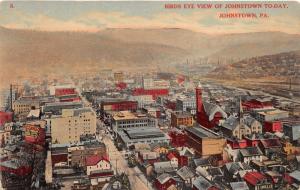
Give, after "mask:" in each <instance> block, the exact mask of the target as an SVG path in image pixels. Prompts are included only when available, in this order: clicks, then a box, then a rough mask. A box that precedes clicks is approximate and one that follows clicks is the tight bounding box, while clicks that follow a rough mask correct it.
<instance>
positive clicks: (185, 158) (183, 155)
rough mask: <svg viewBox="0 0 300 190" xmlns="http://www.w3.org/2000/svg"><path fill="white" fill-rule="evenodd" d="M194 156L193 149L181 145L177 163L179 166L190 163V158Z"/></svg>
mask: <svg viewBox="0 0 300 190" xmlns="http://www.w3.org/2000/svg"><path fill="white" fill-rule="evenodd" d="M194 156H195V153H194V151H192V150H191V149H189V148H188V147H183V149H182V150H180V151H179V157H178V164H179V166H180V167H182V166H188V165H189V164H190V163H192V160H193V158H194Z"/></svg>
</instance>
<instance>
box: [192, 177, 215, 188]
mask: <svg viewBox="0 0 300 190" xmlns="http://www.w3.org/2000/svg"><path fill="white" fill-rule="evenodd" d="M193 186H194V187H196V188H197V189H199V190H200V189H201V190H208V189H209V188H211V187H213V186H214V185H213V184H212V183H211V182H209V181H208V180H207V179H205V178H204V177H202V176H199V177H197V178H196V179H195V180H194V182H193Z"/></svg>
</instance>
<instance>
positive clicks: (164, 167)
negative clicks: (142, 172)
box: [153, 161, 177, 176]
mask: <svg viewBox="0 0 300 190" xmlns="http://www.w3.org/2000/svg"><path fill="white" fill-rule="evenodd" d="M153 166H154V170H153V172H154V175H156V176H158V175H160V174H162V173H175V172H176V170H177V167H174V165H172V164H171V162H170V161H165V162H155V163H154V164H153Z"/></svg>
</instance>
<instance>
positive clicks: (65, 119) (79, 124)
mask: <svg viewBox="0 0 300 190" xmlns="http://www.w3.org/2000/svg"><path fill="white" fill-rule="evenodd" d="M48 125H49V126H50V131H51V137H52V143H55V144H74V143H78V142H80V136H82V135H88V134H95V133H96V126H97V125H96V113H95V112H94V111H93V110H92V108H78V109H64V110H62V115H59V116H53V117H52V118H50V119H49V121H48Z"/></svg>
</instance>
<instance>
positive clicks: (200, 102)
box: [196, 87, 203, 113]
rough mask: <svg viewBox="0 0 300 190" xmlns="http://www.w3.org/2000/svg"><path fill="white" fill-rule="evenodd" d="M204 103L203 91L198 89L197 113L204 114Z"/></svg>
mask: <svg viewBox="0 0 300 190" xmlns="http://www.w3.org/2000/svg"><path fill="white" fill-rule="evenodd" d="M202 104H203V102H202V89H201V88H200V87H196V106H197V113H199V112H202V109H203V105H202Z"/></svg>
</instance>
